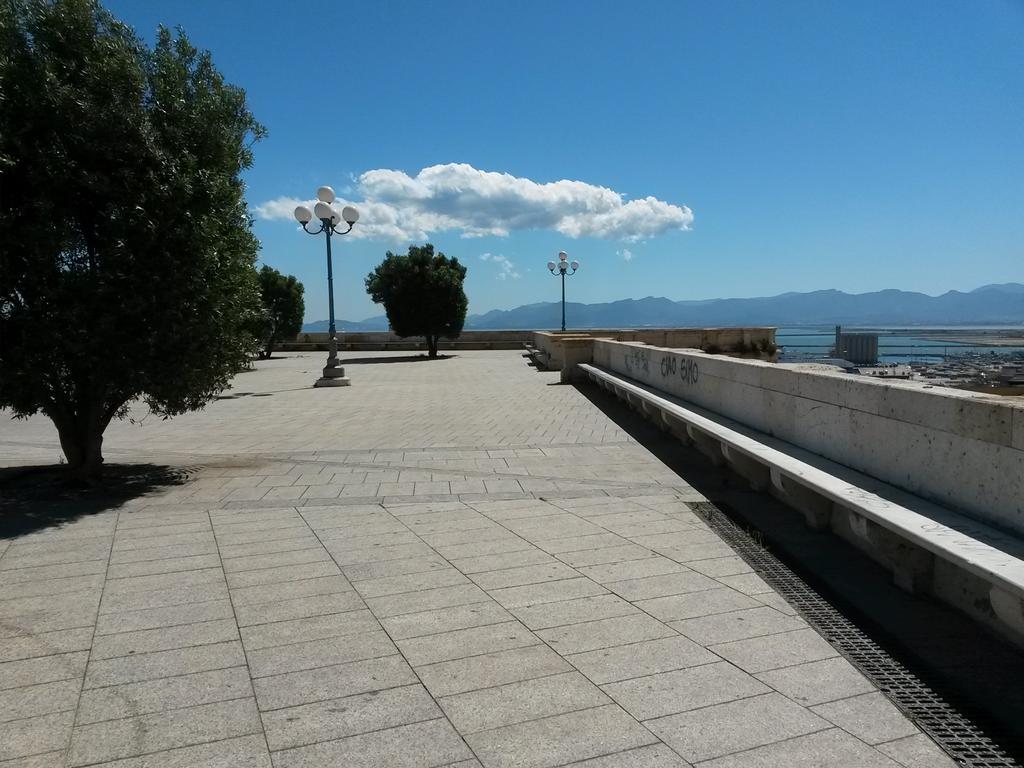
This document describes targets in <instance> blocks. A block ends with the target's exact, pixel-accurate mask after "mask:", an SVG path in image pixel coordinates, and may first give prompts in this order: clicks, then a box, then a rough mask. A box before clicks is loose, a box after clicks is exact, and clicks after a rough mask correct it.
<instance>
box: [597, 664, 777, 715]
mask: <svg viewBox="0 0 1024 768" xmlns="http://www.w3.org/2000/svg"><path fill="white" fill-rule="evenodd" d="M591 679H593V678H591ZM602 689H603V690H604V692H605V693H607V694H608V695H609V696H611V697H612V698H613V699H614V700H615V701H616V702H618V703H619V704H620V705H622V707H623V708H624V709H625V710H626V711H627V712H629V713H630V714H631V715H633V716H634V717H635V718H637V719H638V720H649V719H651V718H654V717H662V716H664V715H671V714H675V713H677V712H686V711H687V710H691V709H696V708H698V707H708V706H711V705H712V704H722V703H724V702H727V701H733V700H734V699H742V698H746V697H748V696H755V695H757V694H759V693H768V692H769V691H770V689H769V688H768V686H766V685H764V684H763V683H761V682H759V681H757V680H755V679H754V678H753V677H751V676H750V675H748V674H746V673H744V672H742V671H741V670H738V669H736V667H733V666H732V665H730V664H726V663H724V662H718V663H712V664H704V665H701V666H699V667H690V668H689V669H680V670H677V671H675V672H664V673H661V674H655V675H650V676H648V677H637V678H633V679H632V680H624V681H622V682H618V683H608V684H606V685H603V686H602Z"/></svg>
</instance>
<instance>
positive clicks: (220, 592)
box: [100, 577, 228, 616]
mask: <svg viewBox="0 0 1024 768" xmlns="http://www.w3.org/2000/svg"><path fill="white" fill-rule="evenodd" d="M227 596H228V588H227V585H226V584H225V583H224V581H223V577H222V580H221V582H220V583H219V584H201V585H198V586H192V587H173V588H170V589H157V590H139V591H134V592H123V593H121V594H117V593H113V594H111V593H107V592H104V594H103V600H102V601H101V602H100V615H101V616H102V615H104V614H117V613H124V612H131V611H140V610H143V609H153V608H170V607H173V606H178V605H189V604H192V603H203V602H209V601H210V600H221V599H226V598H227Z"/></svg>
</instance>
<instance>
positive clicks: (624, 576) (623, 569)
mask: <svg viewBox="0 0 1024 768" xmlns="http://www.w3.org/2000/svg"><path fill="white" fill-rule="evenodd" d="M611 549H613V550H616V551H621V550H623V547H612V548H611ZM596 551H597V552H603V551H605V550H596ZM629 551H630V552H633V553H634V554H635V555H637V556H636V557H630V558H628V559H626V558H620V559H618V560H607V561H604V562H598V563H595V564H593V565H577V566H576V567H578V568H579V570H580V572H581V573H582V574H583V575H584V576H586V577H587V578H589V579H593V580H594V581H596V582H597V583H599V584H609V583H611V582H617V581H625V580H628V579H640V578H645V577H647V576H661V575H664V574H666V573H680V572H685V571H688V570H689V569H688V568H687V567H686V566H685V565H680V564H679V563H677V562H676V561H675V560H670V559H669V558H667V557H661V556H660V555H655V554H654V553H653V552H651V551H650V550H649V549H644V548H643V547H637V548H636V549H635V550H629ZM641 553H643V554H641Z"/></svg>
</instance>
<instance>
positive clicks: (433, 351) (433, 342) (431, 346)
mask: <svg viewBox="0 0 1024 768" xmlns="http://www.w3.org/2000/svg"><path fill="white" fill-rule="evenodd" d="M438 338H440V337H438V336H431V335H430V334H427V350H428V351H427V356H428V357H437V340H438Z"/></svg>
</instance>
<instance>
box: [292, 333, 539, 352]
mask: <svg viewBox="0 0 1024 768" xmlns="http://www.w3.org/2000/svg"><path fill="white" fill-rule="evenodd" d="M532 338H533V332H532V331H463V332H462V334H461V335H460V336H459V337H458V338H457V339H441V340H440V341H439V342H438V345H437V346H438V349H522V348H523V345H524V344H526V343H527V342H529V341H531V339H532ZM328 341H329V336H328V334H327V333H300V334H299V335H298V336H296V337H295V339H294V340H291V341H285V342H282V343H281V344H279V345H278V347H277V348H278V349H280V350H282V351H285V352H288V351H293V352H294V351H303V350H316V349H323V350H325V349H327V342H328ZM426 347H427V345H426V341H424V339H423V337H422V336H410V337H407V338H404V339H403V338H401V337H399V336H396V335H395V334H393V333H390V332H388V331H361V332H351V333H341V332H339V333H338V348H339V349H342V350H364V351H384V350H395V351H401V350H420V349H426Z"/></svg>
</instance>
